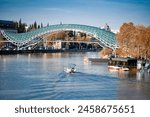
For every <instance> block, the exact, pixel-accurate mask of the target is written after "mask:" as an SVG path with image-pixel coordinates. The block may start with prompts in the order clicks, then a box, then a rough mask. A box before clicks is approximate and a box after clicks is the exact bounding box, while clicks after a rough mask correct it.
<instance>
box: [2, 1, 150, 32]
mask: <svg viewBox="0 0 150 117" xmlns="http://www.w3.org/2000/svg"><path fill="white" fill-rule="evenodd" d="M149 6H150V1H149V0H0V19H2V20H14V21H16V20H17V21H18V20H19V19H20V18H21V19H22V21H23V22H26V23H28V24H30V23H33V22H34V21H37V22H38V23H39V24H40V23H41V22H43V24H44V25H46V24H47V23H48V22H49V24H58V23H60V22H62V23H67V24H68V23H71V24H85V25H93V26H97V27H99V26H101V27H102V26H104V25H105V23H107V24H108V25H110V27H111V28H112V29H113V30H117V29H119V27H120V26H121V25H122V23H124V22H130V21H131V22H134V23H135V24H143V25H145V26H149V25H150V7H149Z"/></svg>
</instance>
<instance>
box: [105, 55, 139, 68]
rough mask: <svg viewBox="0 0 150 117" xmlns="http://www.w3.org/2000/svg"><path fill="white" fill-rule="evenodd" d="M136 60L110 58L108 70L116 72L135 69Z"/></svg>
mask: <svg viewBox="0 0 150 117" xmlns="http://www.w3.org/2000/svg"><path fill="white" fill-rule="evenodd" d="M136 65H137V59H134V58H110V59H109V60H108V69H109V70H117V71H129V70H133V69H136Z"/></svg>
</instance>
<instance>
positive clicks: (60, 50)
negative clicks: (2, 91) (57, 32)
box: [0, 49, 96, 55]
mask: <svg viewBox="0 0 150 117" xmlns="http://www.w3.org/2000/svg"><path fill="white" fill-rule="evenodd" d="M59 52H96V50H62V49H57V50H1V51H0V55H9V54H24V53H59Z"/></svg>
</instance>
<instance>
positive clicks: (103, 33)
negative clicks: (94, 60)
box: [1, 24, 118, 50]
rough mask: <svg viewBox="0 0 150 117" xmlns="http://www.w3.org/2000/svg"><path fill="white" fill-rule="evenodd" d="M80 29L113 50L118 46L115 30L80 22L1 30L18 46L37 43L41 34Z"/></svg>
mask: <svg viewBox="0 0 150 117" xmlns="http://www.w3.org/2000/svg"><path fill="white" fill-rule="evenodd" d="M67 30H69V31H70V30H71V31H80V32H83V33H86V34H88V35H90V36H92V37H94V38H95V39H97V40H98V41H99V45H100V46H102V47H109V48H112V49H113V50H114V49H115V48H117V47H118V45H117V40H116V35H115V33H113V32H110V31H107V30H105V29H101V28H98V27H94V26H87V25H80V24H58V25H50V26H46V27H43V28H39V29H37V30H33V31H30V32H26V33H10V32H5V31H3V30H1V33H2V35H3V36H4V37H5V38H6V39H7V40H8V41H9V42H11V43H13V44H14V45H16V46H17V47H21V46H24V45H28V43H30V42H32V43H37V42H38V41H40V38H39V37H41V36H43V35H45V34H47V33H51V32H55V31H67Z"/></svg>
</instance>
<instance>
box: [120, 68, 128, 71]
mask: <svg viewBox="0 0 150 117" xmlns="http://www.w3.org/2000/svg"><path fill="white" fill-rule="evenodd" d="M120 70H122V71H129V68H127V67H121V68H120Z"/></svg>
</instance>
